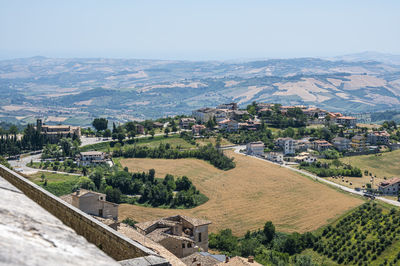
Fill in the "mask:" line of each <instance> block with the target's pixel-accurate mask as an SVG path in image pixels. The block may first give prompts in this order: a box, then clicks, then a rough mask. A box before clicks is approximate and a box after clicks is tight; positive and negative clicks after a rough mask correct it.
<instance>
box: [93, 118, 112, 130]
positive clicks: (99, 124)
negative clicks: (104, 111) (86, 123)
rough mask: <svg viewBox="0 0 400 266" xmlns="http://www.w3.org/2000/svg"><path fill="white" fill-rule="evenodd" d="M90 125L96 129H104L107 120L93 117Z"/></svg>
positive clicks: (106, 125)
mask: <svg viewBox="0 0 400 266" xmlns="http://www.w3.org/2000/svg"><path fill="white" fill-rule="evenodd" d="M92 126H93V127H94V128H95V129H96V130H97V131H101V130H106V129H107V127H108V120H107V119H105V118H95V119H94V120H93V122H92Z"/></svg>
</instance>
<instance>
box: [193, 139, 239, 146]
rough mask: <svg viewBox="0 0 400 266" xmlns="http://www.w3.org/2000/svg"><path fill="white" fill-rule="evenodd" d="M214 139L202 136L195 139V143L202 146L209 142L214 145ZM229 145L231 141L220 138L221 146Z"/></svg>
mask: <svg viewBox="0 0 400 266" xmlns="http://www.w3.org/2000/svg"><path fill="white" fill-rule="evenodd" d="M215 141H216V138H204V139H203V138H202V139H196V144H199V145H201V146H204V145H208V144H209V143H211V144H212V145H213V146H215ZM229 145H233V144H232V142H230V141H229V140H227V139H224V138H222V139H221V146H229Z"/></svg>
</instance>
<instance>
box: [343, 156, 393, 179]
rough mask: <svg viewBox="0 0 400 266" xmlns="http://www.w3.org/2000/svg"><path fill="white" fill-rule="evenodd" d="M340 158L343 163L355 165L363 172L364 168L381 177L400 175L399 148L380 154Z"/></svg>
mask: <svg viewBox="0 0 400 266" xmlns="http://www.w3.org/2000/svg"><path fill="white" fill-rule="evenodd" d="M340 160H341V161H342V162H344V163H349V164H351V165H353V166H357V167H358V168H360V169H361V171H363V172H364V170H368V171H369V172H371V173H372V174H373V175H376V176H377V177H378V178H381V179H382V178H384V177H386V178H392V177H400V165H399V161H400V150H397V151H392V152H385V153H382V154H370V155H361V156H351V157H344V158H341V159H340Z"/></svg>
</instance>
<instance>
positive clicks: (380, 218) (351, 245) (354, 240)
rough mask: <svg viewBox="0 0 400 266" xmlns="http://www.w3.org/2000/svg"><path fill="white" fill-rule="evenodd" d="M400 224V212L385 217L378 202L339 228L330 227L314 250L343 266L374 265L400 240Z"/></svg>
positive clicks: (350, 216)
mask: <svg viewBox="0 0 400 266" xmlns="http://www.w3.org/2000/svg"><path fill="white" fill-rule="evenodd" d="M399 225H400V216H399V211H398V210H396V209H392V210H391V211H390V212H388V213H386V214H385V213H383V212H382V209H381V208H379V207H377V205H376V204H375V203H373V204H370V203H366V204H364V205H362V206H361V207H360V208H358V209H357V210H356V211H354V212H353V213H352V214H351V215H348V216H347V217H345V218H343V219H341V220H340V221H339V222H338V223H337V224H336V226H335V227H333V226H328V227H326V228H325V229H324V230H323V232H322V235H321V236H320V237H319V239H318V241H317V242H316V243H315V244H314V247H313V249H314V250H315V251H317V252H318V253H321V254H324V255H325V256H327V257H329V258H331V259H332V260H334V261H336V262H338V263H339V264H341V263H344V264H356V263H357V264H359V265H360V264H361V265H370V264H371V263H373V262H374V261H375V260H376V259H377V257H378V256H380V255H381V254H382V253H383V252H384V251H385V250H386V249H387V248H388V247H390V246H391V245H392V243H394V241H398V240H399V233H400V229H398V227H399ZM397 260H398V259H396V261H394V263H396V262H397Z"/></svg>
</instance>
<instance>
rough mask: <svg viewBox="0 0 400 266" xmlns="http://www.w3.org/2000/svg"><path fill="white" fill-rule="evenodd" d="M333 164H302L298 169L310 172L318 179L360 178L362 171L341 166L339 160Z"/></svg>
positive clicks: (318, 162)
mask: <svg viewBox="0 0 400 266" xmlns="http://www.w3.org/2000/svg"><path fill="white" fill-rule="evenodd" d="M334 163H335V164H334V166H335V167H332V164H333V163H321V162H320V161H317V162H314V163H307V162H302V163H301V164H300V169H305V170H307V171H309V172H312V173H314V174H316V175H318V176H320V177H329V176H339V175H341V176H351V177H362V171H361V170H360V168H358V167H354V166H351V165H349V164H342V163H341V162H340V161H339V160H334Z"/></svg>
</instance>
